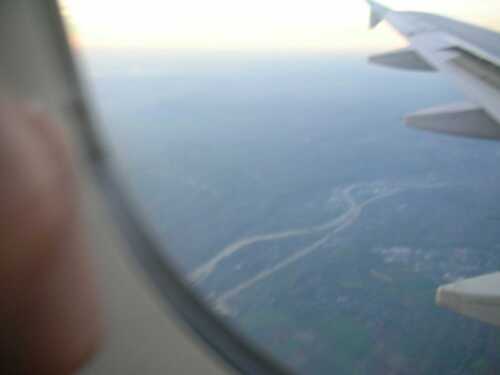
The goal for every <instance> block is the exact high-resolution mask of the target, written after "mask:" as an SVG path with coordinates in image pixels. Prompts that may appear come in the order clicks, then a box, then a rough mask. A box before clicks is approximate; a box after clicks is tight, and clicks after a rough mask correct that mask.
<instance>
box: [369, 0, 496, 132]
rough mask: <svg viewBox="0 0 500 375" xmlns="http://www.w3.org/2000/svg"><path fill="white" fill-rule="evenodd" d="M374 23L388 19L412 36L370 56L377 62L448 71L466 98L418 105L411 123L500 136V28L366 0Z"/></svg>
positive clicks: (371, 59) (408, 118)
mask: <svg viewBox="0 0 500 375" xmlns="http://www.w3.org/2000/svg"><path fill="white" fill-rule="evenodd" d="M368 3H369V4H370V7H371V17H370V25H371V27H376V26H377V25H378V24H379V23H380V22H381V21H382V20H386V21H387V22H389V23H390V24H391V25H392V26H393V27H394V28H395V29H396V30H397V31H398V32H399V33H400V34H401V35H402V36H404V37H405V38H406V39H407V40H408V42H409V47H408V48H404V49H402V50H397V51H391V52H388V53H384V54H380V55H376V56H372V57H371V58H370V61H371V62H372V63H374V64H379V65H384V66H388V67H393V68H399V69H410V70H419V71H439V72H441V73H443V74H445V75H447V76H448V77H449V78H450V80H452V81H453V82H454V83H455V84H456V85H457V87H458V88H459V89H460V90H461V91H462V93H463V94H464V96H465V97H466V98H467V100H468V102H467V103H458V104H457V103H453V104H450V105H446V106H440V107H436V108H430V109H424V110H420V111H418V112H416V113H413V114H411V115H409V116H408V117H407V118H406V123H407V124H408V125H409V126H412V127H416V128H420V129H424V130H429V131H435V132H439V133H448V134H452V135H461V136H465V137H473V138H487V139H496V140H500V34H498V33H496V32H493V31H490V30H486V29H482V28H480V27H476V26H473V25H469V24H467V23H464V22H460V21H456V20H452V19H449V18H445V17H441V16H437V15H433V14H427V13H418V12H398V11H393V10H391V9H389V8H387V7H384V6H382V5H380V4H378V3H377V2H375V1H371V0H368Z"/></svg>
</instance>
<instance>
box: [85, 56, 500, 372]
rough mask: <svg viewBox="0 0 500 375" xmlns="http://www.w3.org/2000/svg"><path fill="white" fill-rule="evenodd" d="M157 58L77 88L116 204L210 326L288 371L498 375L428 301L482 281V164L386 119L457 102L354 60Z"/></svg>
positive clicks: (497, 212) (480, 348)
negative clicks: (86, 99)
mask: <svg viewBox="0 0 500 375" xmlns="http://www.w3.org/2000/svg"><path fill="white" fill-rule="evenodd" d="M99 58H100V59H101V60H98V59H96V61H100V62H101V63H102V62H103V61H104V62H105V63H107V64H110V61H112V60H111V59H112V58H114V57H106V56H99ZM121 58H122V61H123V59H127V58H129V59H130V61H131V62H130V64H131V65H133V64H134V59H135V57H130V56H129V57H127V56H122V57H121ZM161 59H163V60H161ZM183 59H184V60H183ZM159 60H160V61H162V63H163V65H164V66H169V67H170V69H168V70H166V71H165V72H162V71H161V72H158V73H156V74H138V73H137V71H134V72H133V74H132V73H126V72H122V73H120V72H118V73H116V72H114V73H113V74H111V73H109V74H107V75H104V74H103V75H97V74H96V75H95V77H96V78H94V80H95V87H94V89H95V90H96V93H97V95H98V98H99V105H100V106H101V107H102V108H101V113H102V121H103V122H104V123H105V124H106V125H107V127H106V129H105V135H106V136H107V138H108V139H109V141H110V142H111V143H112V144H113V146H114V149H115V153H116V156H117V159H118V161H119V164H120V166H121V168H122V171H123V173H124V175H125V176H127V178H128V179H129V182H130V187H131V190H132V191H133V192H134V193H135V194H136V197H137V198H138V199H139V200H140V201H141V203H143V208H144V210H145V212H146V213H147V216H148V217H149V218H150V219H151V223H152V224H153V226H154V227H155V230H156V231H157V233H158V235H159V236H160V237H161V238H162V239H163V241H164V243H165V248H166V253H167V254H168V256H169V257H170V258H172V259H173V260H174V261H175V262H176V264H177V265H178V267H179V268H180V269H181V270H182V271H183V272H184V274H185V275H186V279H187V280H188V281H189V282H190V283H192V285H193V286H194V287H195V288H197V290H198V291H199V292H200V294H201V295H202V296H203V297H204V298H205V299H206V301H207V303H209V304H211V305H212V306H213V308H214V310H215V311H217V313H219V314H221V315H222V316H224V317H225V318H226V319H227V321H228V322H229V323H230V324H231V325H233V326H234V327H235V329H237V330H239V331H241V332H242V333H244V334H245V335H246V336H247V337H248V338H249V339H250V340H252V341H253V342H254V343H256V344H257V345H259V346H261V347H263V348H265V349H266V350H268V351H270V352H271V353H272V354H273V355H274V356H275V357H276V358H277V359H279V360H281V361H282V362H283V363H284V364H286V366H288V367H290V368H292V369H294V370H296V371H297V372H299V373H308V374H309V373H314V374H331V373H336V374H352V373H356V374H491V373H496V372H498V371H499V370H500V353H499V352H498V350H497V349H498V346H499V344H500V334H499V333H500V332H499V331H498V330H497V329H495V328H492V327H491V326H488V325H486V324H482V323H479V322H477V321H474V320H471V319H467V318H464V317H461V316H459V315H457V314H455V313H452V312H449V311H446V310H443V309H441V308H438V307H437V306H436V305H435V303H434V293H435V289H436V287H437V286H439V285H441V284H444V283H448V282H452V281H455V280H459V279H461V278H466V277H470V276H475V275H479V274H483V273H486V272H490V271H495V270H498V269H499V267H500V241H499V240H500V234H499V232H498V225H500V201H498V199H497V190H498V186H500V170H499V169H498V163H499V161H500V151H498V147H497V145H496V144H495V143H493V142H485V141H474V140H465V139H460V138H451V137H447V136H439V135H431V134H426V133H422V132H418V131H414V130H410V129H407V128H405V127H404V126H403V125H402V122H401V117H402V115H403V114H405V113H408V112H411V111H414V110H415V109H418V108H423V107H426V106H429V105H434V104H436V103H441V102H449V101H452V100H457V99H460V95H459V94H458V93H457V92H456V91H455V90H454V89H453V88H452V87H451V86H450V85H449V83H448V82H446V81H445V80H444V79H443V78H442V77H439V76H437V75H425V74H421V73H408V72H399V71H390V70H386V69H383V68H379V67H373V66H370V65H368V64H367V62H366V59H365V57H364V56H363V55H361V54H360V55H350V56H342V55H335V54H332V55H328V54H282V55H262V54H252V53H249V54H247V55H245V54H236V55H231V54H223V53H212V54H207V55H203V56H200V55H189V54H188V55H182V54H181V55H174V56H170V55H162V56H157V57H156V58H155V59H154V61H155V64H159V63H158V61H159ZM181 60H182V61H184V62H186V63H183V64H178V65H173V64H172V63H171V62H172V61H181ZM186 67H187V68H186ZM387 82H398V84H396V85H388V84H387Z"/></svg>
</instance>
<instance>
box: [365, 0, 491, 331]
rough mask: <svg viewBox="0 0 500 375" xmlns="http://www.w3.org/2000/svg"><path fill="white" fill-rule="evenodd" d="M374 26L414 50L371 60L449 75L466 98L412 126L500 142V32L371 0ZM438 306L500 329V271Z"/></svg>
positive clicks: (458, 289) (464, 284)
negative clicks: (388, 29)
mask: <svg viewBox="0 0 500 375" xmlns="http://www.w3.org/2000/svg"><path fill="white" fill-rule="evenodd" d="M368 3H369V4H370V7H371V16H370V26H371V27H372V28H374V27H376V26H377V25H378V24H379V23H380V22H382V21H383V20H386V21H387V22H389V23H390V24H391V25H392V26H393V27H394V28H395V29H396V30H397V31H398V32H399V33H400V34H401V35H403V36H404V37H405V38H406V39H407V40H408V42H409V46H408V47H407V48H404V49H400V50H397V51H391V52H387V53H383V54H379V55H376V56H372V57H370V62H372V63H374V64H379V65H384V66H388V67H393V68H399V69H409V70H417V71H428V72H435V71H439V72H441V73H443V74H445V75H447V76H448V78H449V79H451V80H452V81H453V82H454V83H455V84H456V85H457V86H458V88H459V89H460V90H461V91H462V93H463V94H464V96H465V97H466V98H467V99H468V101H467V102H464V103H453V104H448V105H444V106H438V107H435V108H429V109H423V110H419V111H417V112H415V113H413V114H410V115H408V116H406V118H405V121H406V123H407V125H409V126H412V127H415V128H419V129H423V130H429V131H434V132H439V133H447V134H452V135H460V136H465V137H472V138H486V139H494V140H500V34H498V33H495V32H492V31H489V30H486V29H482V28H480V27H476V26H472V25H469V24H466V23H463V22H460V21H455V20H452V19H449V18H445V17H441V16H437V15H432V14H427V13H417V12H398V11H393V10H391V9H389V8H387V7H384V6H383V5H381V4H379V3H377V2H375V1H372V0H368ZM436 302H437V304H438V305H440V306H442V307H446V308H449V309H451V310H454V311H456V312H458V313H460V314H463V315H465V316H469V317H472V318H475V319H478V320H481V321H483V322H486V323H490V324H494V325H497V326H500V272H497V273H493V274H489V275H483V276H479V277H475V278H471V279H467V280H461V281H458V282H455V283H452V284H448V285H444V286H441V287H439V288H438V290H437V293H436Z"/></svg>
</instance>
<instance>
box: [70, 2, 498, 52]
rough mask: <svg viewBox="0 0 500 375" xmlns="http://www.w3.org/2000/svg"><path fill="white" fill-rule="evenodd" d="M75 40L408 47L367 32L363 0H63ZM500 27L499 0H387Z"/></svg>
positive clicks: (222, 46)
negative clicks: (479, 0)
mask: <svg viewBox="0 0 500 375" xmlns="http://www.w3.org/2000/svg"><path fill="white" fill-rule="evenodd" d="M60 3H61V8H62V11H63V14H64V16H65V18H66V20H67V24H68V26H69V27H68V29H69V30H70V34H71V40H72V43H73V44H74V45H75V46H76V47H80V48H95V49H115V50H116V49H148V50H159V49H163V50H165V49H166V50H168V49H194V50H200V49H201V50H320V51H366V50H367V49H380V48H382V47H388V48H390V47H398V46H400V45H404V42H403V41H402V39H401V38H400V37H399V36H398V35H397V34H396V33H394V32H393V31H392V30H390V28H389V27H388V26H386V25H381V26H380V27H379V28H377V30H376V31H375V32H373V33H369V32H368V30H367V29H368V27H367V25H368V14H369V13H368V12H369V10H368V6H367V4H366V2H365V1H364V0H273V1H269V0H253V1H247V0H210V1H202V0H183V1H177V0H164V1H158V0H141V1H130V0H106V1H102V0H85V1H82V0H61V1H60ZM384 4H385V5H387V6H390V7H393V8H394V9H399V10H421V11H427V12H433V13H439V14H444V15H447V16H451V17H455V18H459V19H462V20H465V21H469V22H473V23H475V24H480V25H483V26H486V27H490V28H496V29H500V27H499V26H498V25H500V22H499V20H500V16H499V14H500V2H499V1H497V0H482V1H481V2H478V1H477V0H439V1H436V0H386V1H385V2H384Z"/></svg>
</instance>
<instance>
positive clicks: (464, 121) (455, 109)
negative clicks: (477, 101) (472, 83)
mask: <svg viewBox="0 0 500 375" xmlns="http://www.w3.org/2000/svg"><path fill="white" fill-rule="evenodd" d="M405 122H406V124H407V125H408V126H410V127H413V128H417V129H421V130H427V131H432V132H436V133H445V134H450V135H456V136H462V137H469V138H482V139H497V140H498V139H500V126H498V124H497V123H496V121H495V120H493V119H492V118H491V117H490V116H489V115H488V114H487V113H486V112H485V111H484V110H483V109H482V108H481V107H478V106H476V105H474V104H471V103H459V104H450V105H446V106H441V107H434V108H430V109H426V110H422V111H419V112H415V113H413V114H411V115H408V116H407V117H406V118H405Z"/></svg>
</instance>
